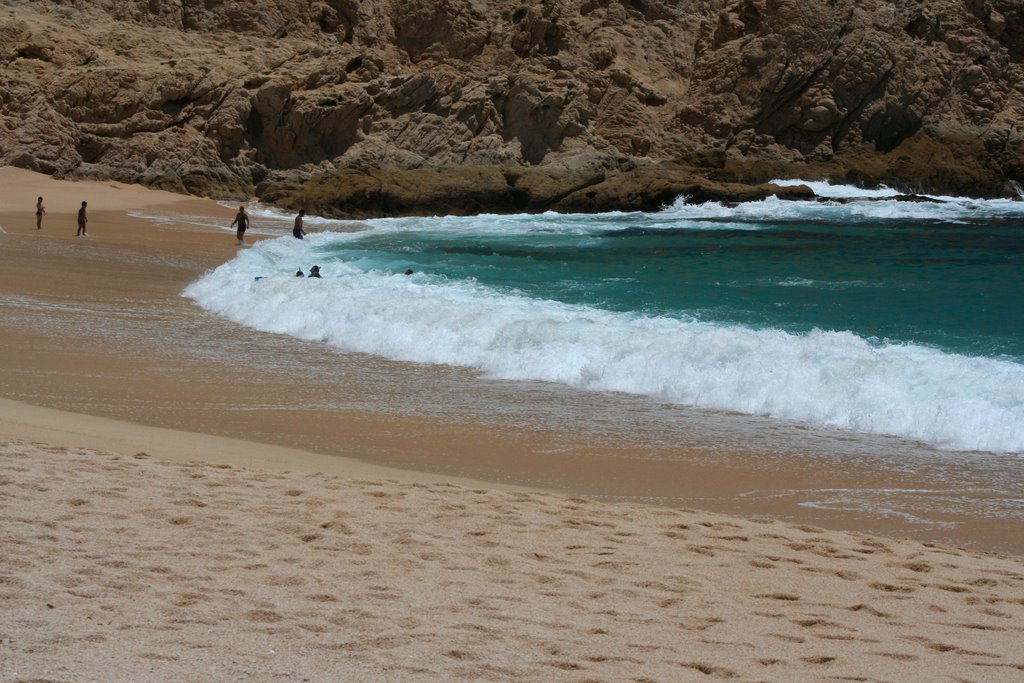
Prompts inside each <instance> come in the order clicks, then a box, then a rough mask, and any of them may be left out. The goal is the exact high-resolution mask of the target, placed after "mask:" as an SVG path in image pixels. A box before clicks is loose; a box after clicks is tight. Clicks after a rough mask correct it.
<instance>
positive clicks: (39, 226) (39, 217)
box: [36, 197, 46, 230]
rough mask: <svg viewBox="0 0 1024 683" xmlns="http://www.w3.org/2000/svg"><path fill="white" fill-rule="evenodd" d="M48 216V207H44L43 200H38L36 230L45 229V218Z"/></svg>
mask: <svg viewBox="0 0 1024 683" xmlns="http://www.w3.org/2000/svg"><path fill="white" fill-rule="evenodd" d="M45 215H46V207H45V206H43V198H42V197H40V198H39V199H37V200H36V230H42V229H43V216H45Z"/></svg>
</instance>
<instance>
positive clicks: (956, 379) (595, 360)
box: [185, 203, 1024, 452]
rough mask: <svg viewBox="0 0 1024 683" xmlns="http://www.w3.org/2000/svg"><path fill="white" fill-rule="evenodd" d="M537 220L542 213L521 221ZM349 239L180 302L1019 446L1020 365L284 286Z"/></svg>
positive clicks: (387, 281)
mask: <svg viewBox="0 0 1024 683" xmlns="http://www.w3.org/2000/svg"><path fill="white" fill-rule="evenodd" d="M1018 206H1020V204H1019V203H1018ZM591 218H593V217H591ZM411 220H413V219H402V220H400V221H384V222H382V223H383V226H380V227H383V228H384V229H387V226H389V225H393V224H394V223H395V222H398V223H401V224H405V225H409V221H411ZM415 220H418V221H421V222H422V221H424V219H415ZM438 220H442V221H447V220H448V219H438ZM537 220H543V217H539V218H538V217H521V222H523V223H530V222H535V221H537ZM514 221H515V219H513V222H514ZM470 222H471V223H476V221H475V220H472V221H470ZM379 223H380V222H376V221H375V222H373V224H374V227H375V228H376V227H378V224H379ZM434 227H436V226H434V225H433V224H431V228H434ZM354 238H357V236H353V235H341V234H319V235H312V236H311V237H310V238H309V239H307V240H305V241H302V242H300V241H297V240H293V239H291V238H284V239H278V240H270V241H265V242H261V243H260V244H258V245H257V246H256V247H254V248H252V249H247V250H244V251H242V252H241V253H240V254H239V256H238V257H237V258H235V259H234V260H232V261H230V262H228V263H226V264H224V265H222V266H220V267H219V268H217V269H216V270H214V271H213V272H211V273H209V274H207V275H206V276H204V277H203V278H202V279H200V280H199V281H197V282H195V283H193V284H192V285H190V286H189V287H188V288H187V289H186V290H185V295H186V296H188V297H191V298H192V299H194V300H195V301H197V302H198V303H199V304H200V305H202V306H203V307H204V308H207V309H208V310H210V311H212V312H214V313H216V314H218V315H222V316H225V317H227V318H229V319H231V320H234V321H236V322H238V323H240V324H243V325H247V326H249V327H252V328H256V329H259V330H264V331H268V332H277V333H281V334H287V335H291V336H294V337H298V338H302V339H309V340H319V341H323V342H326V343H328V344H331V345H333V346H335V347H338V348H341V349H345V350H349V351H358V352H365V353H370V354H376V355H379V356H383V357H386V358H391V359H396V360H405V361H414V362H421V363H436V364H450V365H457V366H465V367H471V368H476V369H478V370H479V371H480V372H481V373H483V374H484V375H485V376H487V377H492V378H503V379H536V380H547V381H552V382H559V383H563V384H566V385H570V386H574V387H580V388H583V389H590V390H612V391H623V392H630V393H636V394H644V395H649V396H653V397H657V398H659V399H663V400H665V401H669V402H673V403H678V404H683V405H691V406H698V407H704V408H711V409H720V410H729V411H737V412H742V413H748V414H756V415H767V416H772V417H778V418H785V419H791V420H797V421H802V422H806V423H810V424H814V425H818V426H830V427H837V428H842V429H849V430H855V431H859V432H868V433H877V434H889V435H894V436H900V437H904V438H909V439H917V440H921V441H924V442H927V443H930V444H934V445H936V446H938V447H941V448H946V449H952V450H983V451H995V452H1024V366H1022V365H1020V364H1017V363H1013V362H1010V361H1003V360H997V359H988V358H974V357H966V356H959V355H954V354H949V353H943V352H940V351H937V350H933V349H929V348H925V347H920V346H913V345H875V344H871V343H869V342H868V341H866V340H864V339H862V338H860V337H858V336H856V335H854V334H852V333H848V332H826V331H817V330H816V331H813V332H811V333H808V334H799V335H796V334H789V333H786V332H783V331H780V330H754V329H749V328H745V327H741V326H736V325H712V324H707V323H700V322H695V321H692V320H682V319H674V318H650V317H642V316H639V315H631V314H623V313H613V312H609V311H604V310H599V309H595V308H589V307H584V306H572V305H566V304H561V303H557V302H551V301H539V300H533V299H529V298H526V297H523V296H517V295H515V294H510V293H503V292H498V291H496V290H494V289H490V288H487V287H483V286H480V285H478V284H476V283H473V282H465V281H449V280H446V279H444V278H442V277H437V276H426V275H422V274H417V275H414V276H411V277H406V276H404V275H394V274H389V273H381V272H374V271H371V272H362V271H360V270H358V269H357V268H355V267H354V266H352V265H350V264H344V263H337V262H334V263H328V262H325V263H323V264H322V272H323V277H324V279H322V280H315V279H314V280H311V279H306V278H295V277H294V276H293V274H294V272H295V270H296V269H297V268H299V267H302V268H303V269H304V270H305V269H308V266H309V265H310V264H311V263H312V259H313V258H314V256H313V253H314V251H313V248H315V247H316V246H318V245H320V246H322V245H324V244H328V243H331V242H333V241H335V240H345V239H354ZM257 277H259V278H260V279H256V278H257Z"/></svg>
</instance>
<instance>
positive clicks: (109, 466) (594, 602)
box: [0, 441, 1024, 681]
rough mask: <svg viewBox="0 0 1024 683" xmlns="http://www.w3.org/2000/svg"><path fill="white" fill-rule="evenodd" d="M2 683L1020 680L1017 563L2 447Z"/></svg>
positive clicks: (716, 521) (469, 493)
mask: <svg viewBox="0 0 1024 683" xmlns="http://www.w3.org/2000/svg"><path fill="white" fill-rule="evenodd" d="M0 500H2V508H0V509H3V511H4V512H3V520H2V522H3V523H2V531H0V543H2V545H3V549H4V552H3V553H2V554H0V614H2V615H3V616H2V618H0V678H3V679H4V680H24V681H41V680H47V681H83V680H168V681H170V680H197V681H198V680H222V681H225V680H259V681H272V680H284V681H304V680H308V681H332V680H367V681H369V680H381V681H384V680H387V681H397V680H438V681H447V680H509V681H526V680H532V681H541V680H566V681H585V680H603V681H652V680H654V681H687V680H694V681H699V680H707V679H709V678H739V679H741V680H774V681H794V680H806V681H810V680H839V679H842V680H886V681H938V680H972V681H1013V680H1024V561H1022V560H1021V559H1020V558H1016V557H1011V556H999V555H995V554H977V553H970V552H966V551H962V550H957V549H953V548H949V547H943V546H938V545H932V546H927V545H922V544H919V543H916V542H911V541H893V540H882V539H879V538H874V537H868V536H860V535H857V534H850V533H845V532H829V531H825V530H823V529H820V528H815V527H809V526H800V527H797V526H791V525H786V524H781V523H778V522H774V521H771V520H760V519H754V520H743V519H739V518H731V517H725V516H721V515H714V514H710V513H704V512H696V511H692V510H668V509H661V508H652V507H649V506H632V505H624V504H607V503H595V502H591V501H587V500H582V499H573V498H566V497H559V496H553V495H549V494H542V493H526V492H519V493H517V492H501V491H495V490H490V489H467V488H462V487H456V486H451V485H443V484H402V483H398V482H394V481H384V482H367V481H358V480H351V479H343V478H338V477H333V476H327V475H308V474H300V473H271V472H261V471H257V470H251V469H244V468H239V467H232V466H228V465H209V464H205V463H198V462H197V463H169V462H164V461H160V460H156V459H154V458H152V457H150V456H149V455H147V454H145V453H136V454H126V455H114V454H111V453H106V452H99V451H93V450H86V449H76V448H71V449H68V448H64V447H48V446H45V445H42V444H30V443H26V442H11V441H6V442H3V443H0Z"/></svg>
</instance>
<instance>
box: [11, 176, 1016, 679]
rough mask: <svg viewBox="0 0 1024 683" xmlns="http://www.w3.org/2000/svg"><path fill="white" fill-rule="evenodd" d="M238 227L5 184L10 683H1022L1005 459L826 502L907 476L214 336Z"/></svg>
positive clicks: (198, 203)
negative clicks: (853, 500)
mask: <svg viewBox="0 0 1024 683" xmlns="http://www.w3.org/2000/svg"><path fill="white" fill-rule="evenodd" d="M39 195H42V196H43V197H44V203H45V205H46V207H47V214H46V216H45V217H44V222H43V229H42V230H36V228H35V216H34V215H33V209H34V205H35V198H36V197H37V196H39ZM83 200H87V201H88V202H89V207H90V222H89V233H90V235H89V237H87V238H75V237H74V232H75V225H74V213H75V211H76V210H77V207H78V205H79V203H80V202H81V201H83ZM142 213H145V214H148V215H153V214H159V215H174V216H180V217H187V216H189V215H203V216H207V217H209V216H215V217H218V219H219V218H223V229H222V230H210V229H208V228H197V227H195V226H194V225H191V224H190V223H189V221H188V220H187V219H186V218H182V219H180V220H177V221H171V222H164V223H159V224H155V223H154V222H153V221H151V220H147V219H146V218H143V217H141V216H140V214H142ZM232 216H233V209H232V207H229V206H224V205H220V204H218V203H216V202H213V201H210V200H200V199H195V198H189V197H182V196H179V195H173V194H169V193H164V192H157V191H153V190H146V189H141V188H137V187H131V186H125V185H121V184H118V183H102V182H66V181H57V180H53V179H51V178H47V177H44V176H41V175H38V174H34V173H30V172H26V171H21V170H16V169H10V168H0V228H2V233H0V314H2V315H3V320H4V323H3V324H2V325H0V348H2V349H3V351H2V353H0V455H2V458H0V499H2V501H3V502H2V505H0V515H2V524H0V679H2V680H12V681H22V680H24V681H30V680H52V681H58V680H59V681H65V680H66V681H78V680H182V679H184V680H228V679H231V680H310V681H319V680H452V679H476V680H659V681H668V680H706V679H707V678H709V677H711V678H714V677H720V678H728V677H738V678H739V679H741V680H831V679H839V678H845V679H847V680H899V681H906V680H921V681H926V680H927V681H930V680H940V679H942V678H943V677H947V678H949V679H951V680H977V681H989V680H991V681H1013V680H1024V645H1022V643H1024V638H1022V634H1021V631H1022V628H1021V627H1020V623H1022V617H1024V560H1022V559H1021V558H1020V554H1021V553H1022V552H1024V525H1022V524H1021V523H1020V521H1019V520H1017V519H1016V518H1015V517H1014V518H1009V519H1000V518H998V517H987V516H986V515H984V514H981V513H979V512H978V511H977V509H974V508H955V509H954V508H951V507H949V506H946V505H945V504H944V502H943V501H944V500H945V499H944V498H943V496H946V495H948V496H954V495H959V492H961V491H965V490H969V491H972V492H973V491H981V492H987V491H990V490H995V489H996V488H997V485H998V486H1001V487H1003V488H1002V489H1000V490H1003V489H1006V490H1010V489H1013V487H1014V486H1017V487H1018V488H1019V487H1020V486H1024V480H1022V479H1019V469H1006V468H1005V467H1003V464H1006V466H1007V467H1011V468H1013V467H1018V468H1019V465H1016V464H1014V463H1015V461H1014V460H1012V459H1011V458H1012V456H1008V457H1006V458H997V457H993V458H988V459H985V460H982V459H981V458H975V461H977V462H978V463H980V464H979V465H978V466H977V467H974V466H973V465H972V466H970V467H964V466H963V464H964V462H968V463H969V464H970V462H973V461H967V460H957V459H956V458H952V457H945V456H943V457H936V458H935V459H934V460H922V461H921V462H920V463H915V466H914V467H907V471H906V472H901V473H900V476H901V477H903V478H902V479H901V480H900V481H899V482H898V484H899V486H900V487H904V488H906V489H907V490H926V491H929V492H931V493H930V496H931V497H930V498H929V499H923V500H919V499H918V498H914V499H913V500H911V497H910V496H909V495H906V496H904V498H905V500H903V499H901V500H897V502H900V503H901V504H905V506H906V507H904V508H900V513H899V514H888V513H886V511H885V510H882V511H881V512H876V511H872V510H867V509H859V510H850V509H843V508H842V507H838V506H832V507H830V506H824V505H818V506H815V505H809V504H807V503H808V501H811V502H813V501H814V500H816V499H814V498H813V496H820V495H821V493H820V492H821V491H823V490H839V489H842V490H863V491H882V490H885V491H889V490H890V489H893V488H895V483H896V482H894V480H893V476H894V470H893V468H892V467H891V466H889V465H887V464H885V463H884V462H881V461H879V460H878V459H874V460H873V459H870V458H864V459H859V460H848V461H844V462H842V463H841V466H837V465H836V462H834V461H833V460H830V459H828V458H827V457H825V456H821V457H820V458H817V456H802V458H788V457H786V456H787V454H780V453H776V452H772V451H771V450H770V449H769V448H758V447H757V443H756V437H752V438H751V439H750V443H745V444H740V445H736V444H731V443H730V444H725V445H722V444H719V443H715V442H714V439H713V438H711V437H709V436H707V435H702V434H695V435H694V437H693V439H692V440H691V441H687V442H686V443H682V444H676V443H670V444H666V443H663V442H662V441H659V440H658V439H657V438H655V437H656V435H652V434H650V433H648V432H649V430H645V429H643V428H642V426H643V425H646V424H647V423H646V422H643V416H644V415H645V411H653V410H657V407H656V406H655V407H650V406H648V405H646V404H644V403H643V402H641V401H639V400H633V399H631V398H629V397H619V396H608V397H603V396H588V395H578V394H572V393H566V392H564V391H562V390H559V389H557V388H552V387H549V386H546V385H542V384H529V383H501V382H491V383H481V382H479V381H478V379H477V378H476V377H475V376H474V375H473V373H471V372H470V371H468V370H461V369H457V368H434V367H425V366H414V365H411V364H402V363H395V362H390V361H384V360H380V359H376V358H372V357H366V356H360V355H357V354H343V353H340V352H337V351H334V350H331V349H329V348H325V347H324V346H323V345H319V344H316V343H312V342H302V341H298V340H294V339H289V338H284V337H281V336H278V335H272V334H265V333H258V332H254V331H251V330H246V329H242V328H240V327H238V326H237V325H233V324H231V323H229V322H226V321H223V320H219V319H217V318H215V317H214V316H212V315H210V314H208V313H206V312H204V311H202V310H201V309H199V308H198V307H196V306H195V305H194V304H193V303H192V302H190V301H188V300H186V299H183V298H182V297H181V296H180V292H181V290H182V289H183V288H184V287H185V286H186V285H187V284H188V283H189V282H191V281H193V280H194V279H195V278H196V277H198V276H199V275H200V274H201V273H202V272H204V271H205V270H207V269H210V268H213V267H215V266H217V265H218V264H220V263H222V262H224V261H226V260H228V259H230V258H231V257H232V256H233V254H234V253H235V250H237V247H236V246H235V239H234V232H233V231H231V230H230V229H229V228H228V225H229V223H230V222H231V218H232ZM259 233H260V231H259V226H258V225H256V226H254V230H253V234H251V235H250V236H249V238H247V239H248V241H250V242H252V241H255V240H258V239H261V238H262V237H263V236H264V235H261V234H259ZM578 393H582V392H578ZM424 406H427V407H428V408H429V409H425V408H424ZM494 406H497V407H498V408H499V409H494V408H493V407H494ZM631 410H632V411H635V413H636V415H638V416H639V417H637V418H636V420H637V422H636V424H637V425H639V426H638V427H637V429H636V432H637V434H639V435H641V436H642V438H639V439H634V438H632V437H630V436H629V435H628V434H627V435H626V436H625V437H623V436H620V435H619V434H617V433H615V432H610V431H609V432H601V431H599V430H598V429H597V428H596V427H594V426H593V425H589V424H587V417H588V416H594V415H597V414H601V411H607V412H608V413H609V414H612V413H614V414H616V415H621V414H622V413H623V412H629V411H631ZM595 422H599V420H595ZM901 447H902V446H901V444H900V443H899V442H897V441H896V440H893V441H892V448H893V449H899V448H901ZM1007 472H1009V475H1007ZM1007 480H1009V484H1007ZM1007 487H1008V489H1007ZM1018 493H1019V492H1018ZM1010 494H1012V491H1010ZM1010 494H1006V495H1010ZM888 495H892V496H897V497H898V496H900V495H902V494H898V493H897V494H888ZM972 495H976V496H977V495H983V494H977V493H975V494H972ZM984 495H988V494H987V493H986V494H984ZM1018 497H1019V496H1018ZM887 504H889V505H891V504H892V500H888V501H887ZM695 508H697V509H701V510H708V511H707V512H697V511H694V509H695ZM904 510H909V511H910V512H905V511H904ZM723 513H727V514H723ZM911 513H912V514H911ZM775 520H782V521H775ZM826 529H827V530H826ZM882 536H884V538H883V537H882ZM898 537H907V538H898ZM956 546H959V547H956Z"/></svg>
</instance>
